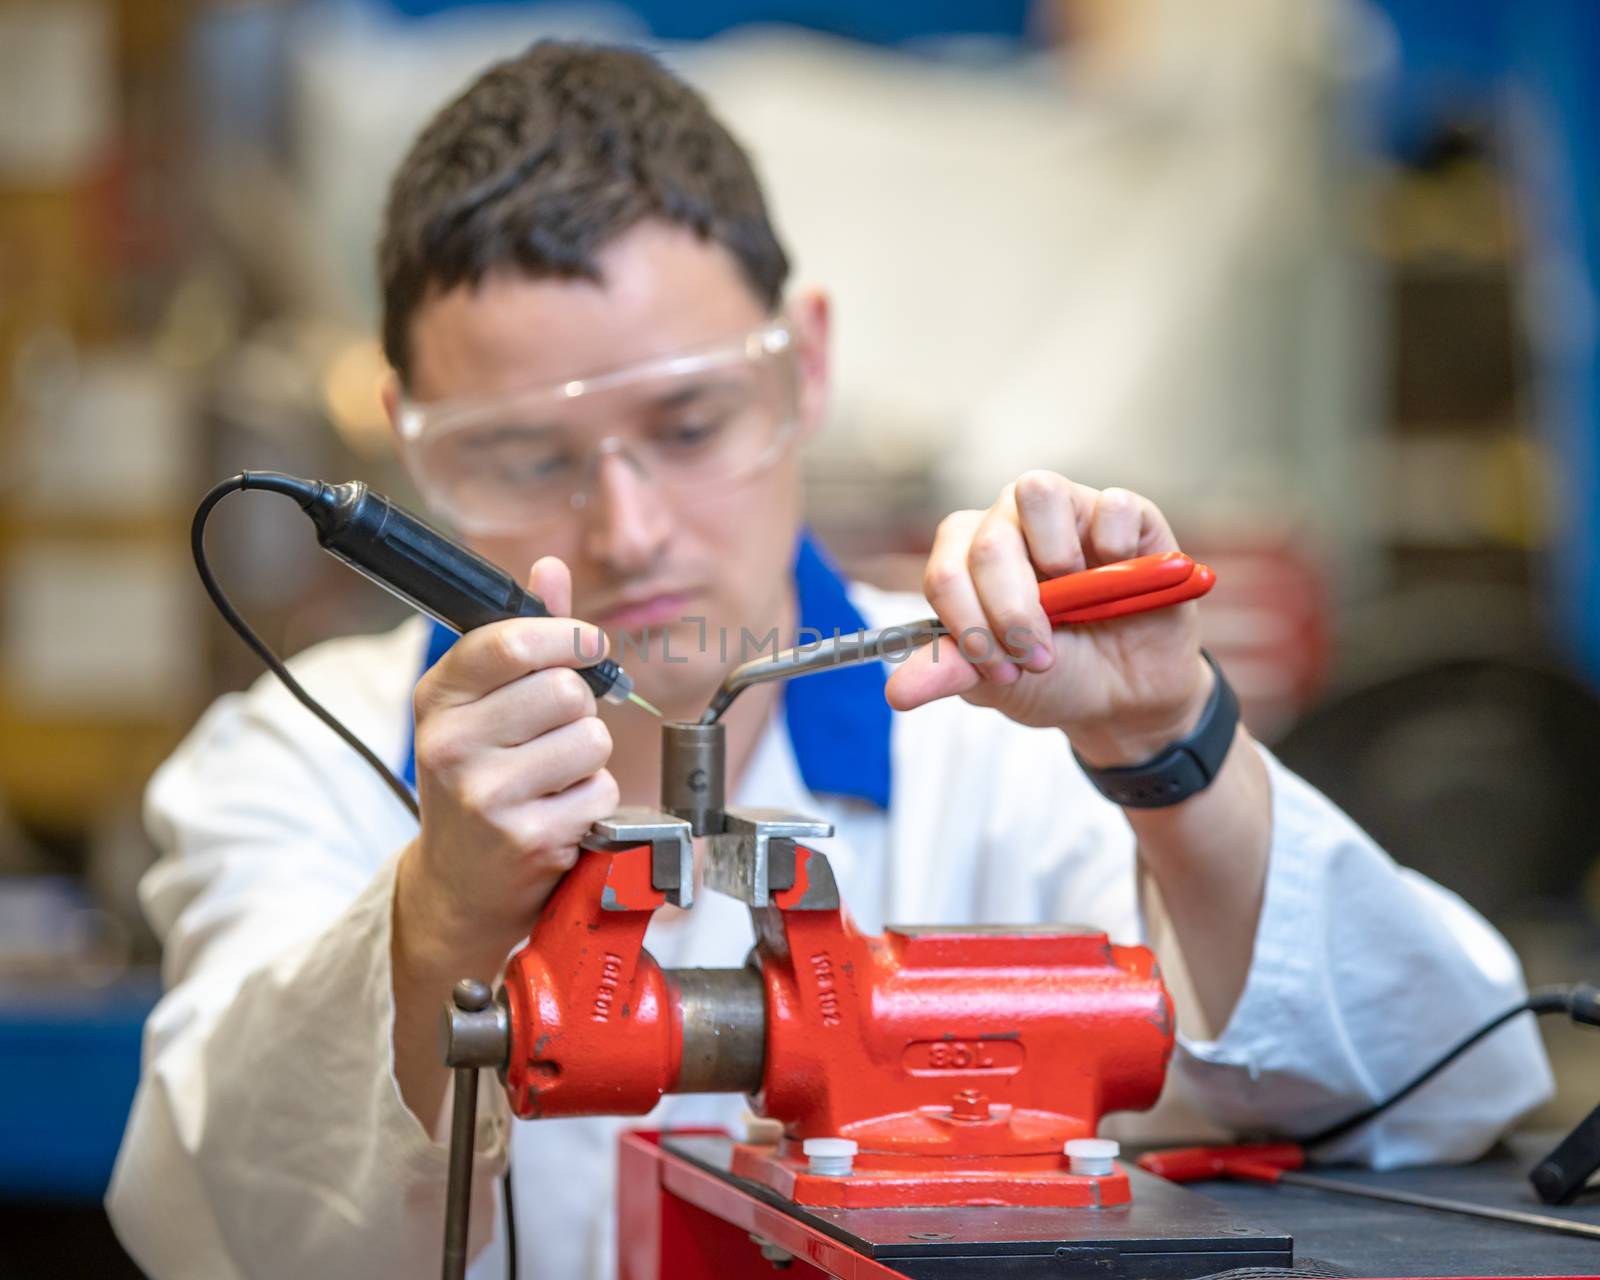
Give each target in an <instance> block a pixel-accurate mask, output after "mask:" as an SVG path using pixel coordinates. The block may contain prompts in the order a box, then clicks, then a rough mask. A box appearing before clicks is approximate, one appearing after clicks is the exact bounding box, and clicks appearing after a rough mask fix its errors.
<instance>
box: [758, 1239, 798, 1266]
mask: <svg viewBox="0 0 1600 1280" xmlns="http://www.w3.org/2000/svg"><path fill="white" fill-rule="evenodd" d="M750 1243H751V1244H753V1245H755V1247H756V1248H758V1249H759V1250H761V1256H762V1257H763V1258H765V1259H766V1260H767V1261H768V1262H770V1263H771V1264H772V1265H773V1267H774V1268H775V1269H776V1270H779V1271H782V1270H784V1269H785V1268H787V1267H788V1265H789V1264H790V1263H791V1262H793V1261H794V1254H792V1253H790V1252H789V1251H788V1250H787V1249H785V1248H784V1247H783V1246H782V1245H780V1244H773V1243H772V1241H770V1240H768V1239H766V1238H765V1237H762V1236H758V1235H757V1234H756V1233H755V1232H754V1231H752V1232H751V1233H750Z"/></svg>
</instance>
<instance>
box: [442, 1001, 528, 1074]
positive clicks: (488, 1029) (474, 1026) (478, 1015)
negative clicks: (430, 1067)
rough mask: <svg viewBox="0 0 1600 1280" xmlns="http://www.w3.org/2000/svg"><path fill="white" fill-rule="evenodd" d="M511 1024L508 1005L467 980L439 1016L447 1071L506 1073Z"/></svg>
mask: <svg viewBox="0 0 1600 1280" xmlns="http://www.w3.org/2000/svg"><path fill="white" fill-rule="evenodd" d="M510 1052H511V1022H510V1019H509V1018H508V1017H507V1014H506V1008H505V1004H504V1002H503V1001H502V1000H496V999H495V998H494V996H493V993H491V992H490V990H489V988H488V987H487V986H485V985H484V984H483V983H481V982H478V981H476V980H474V979H472V978H463V979H461V981H460V982H458V983H456V986H455V990H454V991H453V992H452V993H451V1001H450V1003H449V1004H447V1005H445V1007H444V1008H443V1009H442V1010H441V1011H440V1015H439V1057H440V1059H441V1060H442V1061H443V1062H444V1065H445V1066H447V1067H452V1068H454V1067H472V1068H474V1069H476V1068H478V1067H493V1068H494V1069H495V1070H496V1071H503V1070H505V1065H506V1059H507V1057H508V1056H509V1054H510Z"/></svg>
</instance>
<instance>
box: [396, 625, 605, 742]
mask: <svg viewBox="0 0 1600 1280" xmlns="http://www.w3.org/2000/svg"><path fill="white" fill-rule="evenodd" d="M604 652H605V636H604V635H603V634H602V633H601V632H600V629H599V628H598V627H594V626H591V625H590V624H589V623H587V622H579V621H577V620H576V619H573V618H509V619H507V620H506V621H504V622H491V623H490V624H489V625H488V626H483V627H476V628H474V629H473V630H471V631H469V632H467V633H466V635H464V636H462V637H461V639H459V640H457V641H456V642H455V644H453V645H452V646H451V647H450V651H449V652H448V653H446V654H445V655H444V657H442V658H440V659H439V661H438V662H436V663H435V664H434V665H433V667H432V668H431V669H429V671H428V673H427V674H426V675H424V676H423V677H422V679H421V680H420V681H419V682H418V683H417V692H416V700H415V701H416V711H417V718H418V720H419V721H420V720H421V718H422V716H423V715H424V714H425V713H426V712H427V711H430V710H433V709H437V708H440V707H451V706H460V705H461V704H463V703H467V702H474V701H476V700H477V699H479V698H481V697H483V696H484V695H485V694H487V693H490V692H491V691H493V690H495V689H498V688H501V687H502V686H504V685H507V684H510V683H511V682H512V681H513V680H517V679H520V678H521V677H523V676H526V675H528V674H530V673H532V672H535V671H542V670H544V669H545V668H546V667H587V666H592V665H593V664H594V663H595V662H596V661H598V657H597V655H600V654H603V653H604Z"/></svg>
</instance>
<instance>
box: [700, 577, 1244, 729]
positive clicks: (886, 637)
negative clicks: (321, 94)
mask: <svg viewBox="0 0 1600 1280" xmlns="http://www.w3.org/2000/svg"><path fill="white" fill-rule="evenodd" d="M1216 581H1217V575H1216V573H1215V572H1213V571H1212V569H1211V566H1210V565H1204V564H1196V563H1195V562H1194V561H1193V560H1191V559H1190V558H1189V557H1188V556H1186V555H1184V554H1183V552H1181V551H1164V552H1161V553H1159V554H1157V555H1151V556H1140V557H1139V558H1138V559H1136V560H1119V561H1117V562H1116V563H1115V564H1103V565H1100V566H1099V567H1098V568H1095V569H1084V570H1082V571H1081V572H1078V573H1069V574H1065V575H1063V576H1062V577H1059V578H1051V579H1050V580H1049V581H1047V582H1041V583H1040V584H1039V603H1040V604H1042V605H1043V606H1044V611H1045V616H1046V617H1048V618H1049V619H1050V625H1051V626H1054V627H1060V626H1066V625H1067V624H1069V623H1082V622H1106V621H1109V620H1110V619H1112V618H1124V617H1127V616H1128V615H1129V614H1133V613H1147V612H1149V611H1150V610H1152V609H1165V608H1166V607H1167V606H1168V605H1174V604H1182V603H1183V602H1184V601H1185V600H1197V599H1199V598H1200V597H1201V596H1203V595H1205V593H1206V592H1208V591H1210V590H1211V588H1212V587H1213V586H1214V585H1215V584H1216ZM949 634H950V632H949V630H948V629H947V628H946V627H945V625H944V624H943V623H942V622H940V621H939V619H937V618H924V619H921V620H919V621H917V622H907V623H902V624H901V625H899V626H893V627H879V628H878V629H877V630H876V631H863V632H859V633H857V634H855V635H848V636H839V637H836V638H835V639H833V640H831V641H824V642H823V643H821V644H804V645H799V646H797V647H795V648H793V649H784V650H782V651H781V652H779V653H776V654H774V655H773V656H772V657H770V658H756V659H755V660H753V661H751V662H746V663H742V664H741V665H739V666H737V667H735V668H734V669H733V670H732V671H730V672H729V673H728V676H727V678H726V679H725V680H723V682H722V687H721V688H719V689H718V690H717V694H716V697H714V698H713V699H712V700H711V705H710V706H709V707H707V708H706V712H705V714H704V715H703V716H701V717H700V723H701V724H715V723H716V722H717V721H718V720H719V719H720V718H721V716H722V713H723V712H724V711H726V710H727V709H728V705H729V704H730V703H731V702H732V701H733V700H734V699H735V698H736V697H738V696H739V694H740V693H741V692H742V691H743V690H745V689H748V688H749V687H750V686H751V685H753V684H763V683H765V682H766V681H768V680H788V679H792V678H793V677H795V676H801V675H805V674H807V673H808V672H813V671H826V670H829V669H831V668H833V667H840V666H849V665H850V664H852V663H856V662H866V661H868V660H869V659H872V658H881V657H885V656H889V657H891V658H895V657H904V656H905V654H906V653H907V652H908V651H909V650H910V649H911V648H913V647H915V646H916V645H919V644H927V643H929V642H930V641H933V640H937V639H938V638H939V637H940V636H947V635H949Z"/></svg>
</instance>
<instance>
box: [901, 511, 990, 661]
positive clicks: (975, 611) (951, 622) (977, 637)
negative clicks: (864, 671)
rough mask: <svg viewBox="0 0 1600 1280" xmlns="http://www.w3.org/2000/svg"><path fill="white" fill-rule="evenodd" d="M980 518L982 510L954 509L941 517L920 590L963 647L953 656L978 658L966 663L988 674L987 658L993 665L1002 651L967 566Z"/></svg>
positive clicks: (982, 514) (980, 521)
mask: <svg viewBox="0 0 1600 1280" xmlns="http://www.w3.org/2000/svg"><path fill="white" fill-rule="evenodd" d="M983 520H984V513H983V512H981V511H956V512H953V513H952V514H950V515H948V516H946V517H945V518H944V519H943V520H942V521H940V523H939V529H938V532H937V533H935V534H934V537H933V549H932V550H931V551H929V552H928V565H927V568H926V569H924V570H923V573H922V590H923V594H924V595H926V596H927V597H928V603H929V604H931V605H932V606H933V611H934V612H935V613H936V614H938V615H939V621H940V622H942V623H944V625H945V628H946V629H947V630H948V631H949V632H950V634H951V636H952V637H954V639H955V643H956V644H957V645H959V647H960V648H961V650H962V651H963V653H962V654H956V655H954V656H955V658H956V659H957V660H958V661H961V660H965V657H964V655H970V656H971V657H973V658H978V659H979V661H978V662H976V663H968V665H971V666H974V667H975V668H976V669H977V674H978V675H980V676H984V677H986V678H987V677H988V676H989V675H991V674H992V673H991V672H990V671H989V670H988V669H986V665H985V664H986V662H987V663H988V664H989V665H993V662H994V658H995V657H996V656H997V655H998V656H1003V655H999V654H998V648H997V646H996V645H995V644H993V643H992V640H993V637H992V636H990V633H989V622H988V619H987V617H985V615H984V612H983V605H982V603H981V602H980V601H979V599H978V591H977V588H976V586H974V584H973V581H972V571H971V569H970V568H969V566H968V557H969V553H970V551H971V547H972V536H973V533H974V532H975V531H976V529H977V528H978V526H979V525H980V524H982V522H983ZM985 637H988V638H989V641H990V642H989V643H985ZM907 661H910V660H909V659H907ZM1001 665H1004V666H1005V667H1007V668H1009V669H1010V671H1011V678H1012V679H1015V677H1016V669H1015V668H1014V667H1011V665H1010V663H1003V664H1001ZM1000 678H1001V679H1004V676H1001V677H1000Z"/></svg>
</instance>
